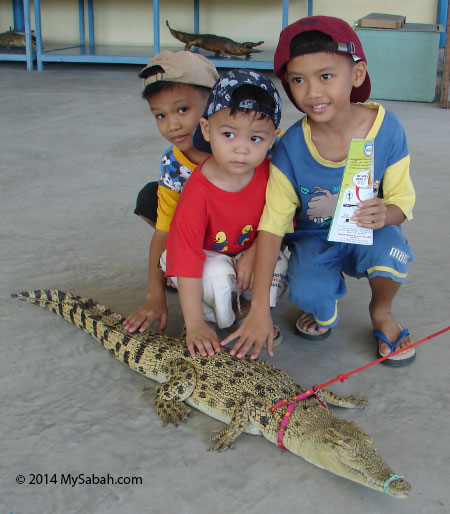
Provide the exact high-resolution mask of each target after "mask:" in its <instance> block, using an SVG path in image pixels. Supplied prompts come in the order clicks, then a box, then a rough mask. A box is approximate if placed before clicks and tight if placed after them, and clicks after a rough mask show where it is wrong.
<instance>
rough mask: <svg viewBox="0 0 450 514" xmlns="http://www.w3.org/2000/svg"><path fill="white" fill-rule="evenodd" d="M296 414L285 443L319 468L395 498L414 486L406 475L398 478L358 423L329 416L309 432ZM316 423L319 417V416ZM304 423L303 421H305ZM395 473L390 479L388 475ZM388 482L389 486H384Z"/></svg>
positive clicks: (404, 495)
mask: <svg viewBox="0 0 450 514" xmlns="http://www.w3.org/2000/svg"><path fill="white" fill-rule="evenodd" d="M293 414H294V416H292V417H291V420H290V422H289V425H288V430H286V432H285V439H284V440H283V444H284V445H285V447H286V448H287V449H288V450H290V451H291V452H293V453H295V454H296V455H299V456H300V457H302V458H304V459H305V460H307V461H309V462H311V463H312V464H314V465H316V466H318V467H319V468H323V469H326V470H328V471H331V473H334V474H336V475H339V476H341V477H344V478H347V479H349V480H353V481H354V482H358V483H359V484H362V485H365V486H366V487H370V488H372V489H375V490H377V491H381V492H386V494H389V495H390V496H393V497H395V498H406V497H407V496H408V495H409V493H410V490H411V486H410V484H409V483H408V482H406V480H403V478H395V477H396V475H395V474H394V472H393V471H392V469H391V468H390V467H389V466H388V465H387V464H386V463H385V462H384V460H383V459H382V458H381V456H380V455H379V453H378V452H377V450H376V448H375V444H374V442H373V440H372V439H371V438H370V437H369V436H368V435H367V434H365V433H364V432H363V431H362V430H361V429H360V428H359V427H358V425H357V424H356V423H353V422H351V421H347V420H343V419H338V418H336V417H334V416H333V415H331V416H329V417H328V416H327V417H326V418H324V420H325V419H326V423H324V424H323V426H314V423H313V424H312V425H311V427H310V429H309V430H308V432H305V430H304V428H303V430H301V425H302V424H301V423H300V422H298V423H296V422H295V411H294V412H293ZM316 421H317V424H319V418H318V417H316ZM303 427H304V424H303ZM391 477H394V478H393V479H392V480H391V481H390V482H389V479H391ZM385 484H388V485H387V486H386V490H385Z"/></svg>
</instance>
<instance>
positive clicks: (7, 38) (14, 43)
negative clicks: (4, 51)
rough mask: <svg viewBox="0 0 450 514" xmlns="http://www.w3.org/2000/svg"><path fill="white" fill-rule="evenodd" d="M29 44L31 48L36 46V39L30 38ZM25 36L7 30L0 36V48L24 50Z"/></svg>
mask: <svg viewBox="0 0 450 514" xmlns="http://www.w3.org/2000/svg"><path fill="white" fill-rule="evenodd" d="M31 42H32V45H33V46H36V37H35V36H31ZM25 46H26V43H25V35H24V34H22V33H21V32H16V31H14V30H8V31H7V32H2V33H1V34H0V47H6V48H25Z"/></svg>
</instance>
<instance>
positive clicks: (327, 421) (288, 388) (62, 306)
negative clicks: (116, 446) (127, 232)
mask: <svg viewBox="0 0 450 514" xmlns="http://www.w3.org/2000/svg"><path fill="white" fill-rule="evenodd" d="M12 296H13V297H15V298H19V299H21V300H24V301H28V302H31V303H34V304H37V305H40V306H41V307H44V308H46V309H48V310H49V311H52V312H54V313H55V314H58V315H60V316H62V317H63V318H64V319H66V320H67V321H70V322H71V323H73V324H74V325H76V326H77V327H80V328H81V329H83V330H84V331H85V332H87V333H88V334H89V335H91V336H93V337H94V338H95V339H97V340H98V341H100V343H101V344H102V345H103V346H104V347H105V348H106V349H107V350H109V351H110V352H111V353H112V354H113V355H114V356H115V357H116V358H117V359H119V360H120V361H121V362H123V363H124V364H126V365H127V366H129V367H130V368H132V369H134V370H135V371H137V372H138V373H141V374H142V375H145V376H146V377H148V378H151V379H153V380H156V381H158V382H160V385H159V386H158V387H157V389H156V399H155V410H156V412H157V413H158V414H159V415H160V416H161V418H162V419H163V421H164V422H165V423H174V424H178V423H179V422H180V421H183V420H184V419H185V418H186V417H187V415H188V414H189V411H190V408H189V407H188V406H191V407H195V408H196V409H198V410H199V411H201V412H203V413H205V414H207V415H208V416H211V417H213V418H215V419H218V420H220V421H222V422H224V423H226V425H227V426H226V427H225V428H224V429H222V430H221V431H220V432H219V433H218V435H217V436H215V437H214V440H215V444H214V446H213V448H212V449H213V450H225V449H227V448H231V447H232V446H233V443H234V440H235V439H236V438H237V437H238V436H239V434H241V433H242V432H246V433H249V434H254V435H262V436H264V437H265V438H266V439H267V440H268V441H270V442H272V443H275V444H277V436H278V433H279V427H280V422H281V421H282V418H283V414H284V409H276V410H273V411H271V407H272V406H273V405H274V404H276V403H277V402H279V401H280V400H282V399H284V398H292V397H293V396H295V395H298V394H299V393H302V392H303V391H304V390H302V389H301V387H300V386H299V385H297V384H296V383H295V382H294V380H293V379H291V378H290V377H289V376H288V375H287V374H286V373H284V372H283V371H281V370H280V369H278V368H276V367H275V366H273V365H272V364H270V363H268V362H265V361H264V360H259V359H257V360H255V361H251V360H250V359H248V358H243V359H240V360H239V359H237V358H236V357H232V356H230V354H229V353H228V351H227V350H226V349H224V350H223V351H222V352H221V353H218V354H216V355H214V356H213V357H202V356H201V355H199V354H197V355H196V356H195V357H191V356H190V355H189V352H188V351H187V348H186V345H185V342H184V341H182V340H179V339H175V338H172V337H168V336H164V335H159V334H154V333H151V332H146V333H134V334H130V333H128V332H127V331H126V330H125V329H124V328H123V326H122V323H123V320H124V318H123V317H122V316H120V315H119V314H116V313H114V312H111V311H110V310H108V309H106V308H105V307H103V306H102V305H99V304H98V303H97V302H95V301H94V300H88V299H86V298H83V297H80V296H74V295H72V294H71V293H64V292H62V291H57V290H37V291H23V292H21V293H18V294H15V295H12ZM323 402H327V403H329V404H331V405H338V406H341V407H350V408H352V407H356V408H361V407H363V406H364V405H365V404H366V403H367V402H366V401H365V400H363V399H360V398H354V397H347V398H343V397H339V396H337V395H335V394H334V393H332V392H330V391H326V390H324V389H322V390H320V394H319V397H318V398H316V397H315V396H309V397H308V398H305V399H303V400H300V401H299V402H298V403H297V404H296V407H295V408H294V410H293V411H292V413H291V415H290V417H289V422H288V424H287V426H286V427H285V429H284V438H283V445H284V447H285V448H286V449H287V450H289V451H291V452H292V453H295V454H296V455H298V456H300V457H303V458H304V459H305V460H307V461H309V462H311V463H312V464H314V465H316V466H318V467H320V468H323V469H326V470H328V471H331V472H332V473H335V474H336V475H339V476H342V477H344V478H347V479H349V480H353V481H354V482H358V483H359V484H362V485H365V486H366V487H370V488H372V489H375V490H377V491H384V492H385V493H386V494H389V495H390V496H393V497H395V498H406V497H407V496H408V494H409V492H410V489H411V486H410V484H409V483H408V482H406V481H405V480H404V479H403V477H400V476H398V475H396V474H394V472H393V471H392V470H391V468H390V467H389V466H388V465H387V464H386V463H385V462H384V460H383V459H382V458H381V456H380V455H379V454H378V452H377V450H376V448H375V445H374V442H373V440H372V439H371V438H370V437H369V436H368V435H367V434H365V433H364V432H363V431H362V430H361V429H360V428H359V427H358V425H356V423H353V422H351V421H347V420H343V419H339V418H337V417H336V416H334V415H333V413H332V412H331V411H330V410H329V409H327V408H326V407H325V406H324V404H323Z"/></svg>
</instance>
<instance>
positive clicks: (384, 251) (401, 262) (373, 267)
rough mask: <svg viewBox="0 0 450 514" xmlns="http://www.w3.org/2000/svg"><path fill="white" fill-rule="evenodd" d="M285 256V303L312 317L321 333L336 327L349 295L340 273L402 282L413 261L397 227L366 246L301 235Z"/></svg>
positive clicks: (377, 235) (385, 230) (384, 230)
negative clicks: (341, 303)
mask: <svg viewBox="0 0 450 514" xmlns="http://www.w3.org/2000/svg"><path fill="white" fill-rule="evenodd" d="M289 250H290V251H291V256H290V258H289V267H288V279H287V280H288V286H289V291H290V293H289V300H290V301H293V302H296V303H297V304H298V306H299V307H300V308H301V309H302V310H303V311H305V312H308V313H310V314H312V315H313V316H314V318H315V320H316V322H317V324H318V325H320V326H323V327H332V326H334V325H336V323H337V322H338V319H339V311H338V306H337V302H338V300H339V298H342V297H343V296H344V295H345V293H346V292H347V289H346V287H345V280H344V276H343V273H345V274H346V275H349V276H351V277H356V278H361V277H367V278H369V279H371V278H374V277H379V276H381V277H388V278H391V279H392V280H394V281H396V282H403V281H404V280H405V278H406V275H407V274H408V264H409V262H410V261H412V260H414V255H413V253H412V252H411V248H410V247H409V245H408V241H407V240H406V238H405V236H404V235H403V233H402V231H401V228H400V227H398V226H396V225H389V226H387V227H384V228H382V229H380V230H374V233H373V245H370V246H369V245H355V244H347V243H335V242H329V241H327V240H326V232H325V234H324V235H322V234H317V233H313V234H301V235H300V237H299V238H298V239H295V240H291V242H290V245H289Z"/></svg>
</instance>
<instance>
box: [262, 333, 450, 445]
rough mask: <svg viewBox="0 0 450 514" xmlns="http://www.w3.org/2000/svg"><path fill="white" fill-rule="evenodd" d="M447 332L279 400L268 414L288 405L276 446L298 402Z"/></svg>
mask: <svg viewBox="0 0 450 514" xmlns="http://www.w3.org/2000/svg"><path fill="white" fill-rule="evenodd" d="M449 330H450V326H448V327H447V328H444V329H442V330H439V332H435V333H434V334H431V335H429V336H427V337H424V338H423V339H421V340H420V341H416V342H415V343H411V344H409V345H408V346H405V347H404V348H401V349H400V350H397V351H396V352H392V353H389V354H388V355H385V356H384V357H380V358H379V359H377V360H376V361H373V362H369V364H366V365H365V366H361V367H360V368H357V369H354V370H353V371H350V372H349V373H344V374H342V375H338V376H337V377H336V378H333V380H329V381H328V382H324V383H323V384H320V385H318V386H314V387H312V388H311V389H308V390H307V391H305V392H304V393H301V394H299V395H297V396H294V397H293V398H292V399H291V400H288V399H287V398H284V399H283V400H280V401H279V402H277V403H276V404H275V405H273V406H272V407H271V409H270V412H271V413H272V414H273V413H274V412H275V410H276V409H278V408H279V407H282V406H283V405H286V404H287V403H289V405H288V407H287V409H286V412H285V413H284V416H283V418H282V420H281V423H280V428H279V430H278V437H277V443H278V446H279V447H280V448H281V449H282V450H285V449H286V448H285V447H284V445H283V437H284V432H285V430H286V426H287V424H288V422H289V417H290V415H291V413H292V411H293V410H294V408H295V406H296V404H297V402H298V401H300V400H303V399H305V398H308V397H309V396H312V395H315V394H316V392H317V391H318V390H319V389H323V388H324V387H327V386H329V385H330V384H333V383H334V382H337V381H338V380H340V381H341V382H343V381H344V380H347V378H348V377H349V376H351V375H354V374H355V373H358V372H359V371H362V370H363V369H366V368H370V367H371V366H374V365H375V364H378V363H379V362H382V361H384V360H386V359H389V357H392V356H393V355H397V354H399V353H402V352H404V351H406V350H408V349H409V348H413V347H414V346H417V345H418V344H421V343H424V342H425V341H428V340H430V339H433V337H437V336H440V335H441V334H443V333H444V332H447V331H449ZM318 399H319V398H318ZM319 401H320V403H321V404H322V405H323V406H324V407H325V408H326V405H325V404H324V403H323V402H322V401H321V400H320V399H319Z"/></svg>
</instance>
